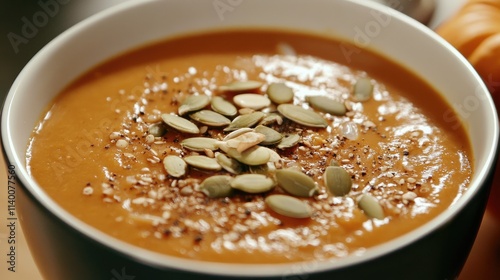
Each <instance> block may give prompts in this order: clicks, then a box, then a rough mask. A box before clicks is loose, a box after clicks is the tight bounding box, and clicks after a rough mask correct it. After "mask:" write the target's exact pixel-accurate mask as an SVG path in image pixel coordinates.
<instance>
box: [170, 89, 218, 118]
mask: <svg viewBox="0 0 500 280" xmlns="http://www.w3.org/2000/svg"><path fill="white" fill-rule="evenodd" d="M209 103H210V97H208V96H207V95H205V94H199V95H190V96H188V97H187V98H186V99H185V100H184V101H183V102H182V104H181V106H179V109H178V113H179V116H182V115H184V114H186V113H189V112H194V111H198V110H201V109H203V108H205V107H206V106H207V105H208V104H209Z"/></svg>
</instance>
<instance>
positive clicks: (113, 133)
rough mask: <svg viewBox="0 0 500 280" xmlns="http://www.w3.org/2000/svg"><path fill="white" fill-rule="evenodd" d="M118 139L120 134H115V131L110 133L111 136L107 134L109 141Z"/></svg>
mask: <svg viewBox="0 0 500 280" xmlns="http://www.w3.org/2000/svg"><path fill="white" fill-rule="evenodd" d="M120 137H121V134H120V132H117V131H114V132H111V134H109V139H111V140H114V139H118V138H120Z"/></svg>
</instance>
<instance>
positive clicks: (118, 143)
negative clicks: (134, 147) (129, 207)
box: [116, 139, 128, 149]
mask: <svg viewBox="0 0 500 280" xmlns="http://www.w3.org/2000/svg"><path fill="white" fill-rule="evenodd" d="M127 146H128V142H127V140H124V139H120V140H118V141H116V147H118V148H121V149H123V148H126V147H127Z"/></svg>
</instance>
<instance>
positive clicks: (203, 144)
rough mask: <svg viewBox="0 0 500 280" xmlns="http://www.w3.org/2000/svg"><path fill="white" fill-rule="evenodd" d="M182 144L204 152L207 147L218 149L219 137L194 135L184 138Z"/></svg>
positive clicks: (213, 149) (192, 149)
mask: <svg viewBox="0 0 500 280" xmlns="http://www.w3.org/2000/svg"><path fill="white" fill-rule="evenodd" d="M181 146H182V147H184V148H186V149H189V150H191V151H195V152H204V151H205V149H209V150H212V151H215V150H217V149H218V148H219V147H218V146H217V139H213V138H208V137H192V138H187V139H184V140H182V142H181Z"/></svg>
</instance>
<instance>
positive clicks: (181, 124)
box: [161, 114, 200, 134]
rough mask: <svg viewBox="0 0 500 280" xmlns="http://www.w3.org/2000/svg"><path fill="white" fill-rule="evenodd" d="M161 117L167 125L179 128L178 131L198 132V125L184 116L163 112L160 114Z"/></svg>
mask: <svg viewBox="0 0 500 280" xmlns="http://www.w3.org/2000/svg"><path fill="white" fill-rule="evenodd" d="M161 118H162V119H163V121H164V122H165V123H166V124H167V125H168V126H171V127H173V128H175V129H177V130H179V131H180V132H185V133H191V134H198V133H200V129H198V127H197V126H196V125H195V124H194V123H192V122H190V121H189V120H186V119H184V118H181V117H179V116H177V115H172V114H163V115H161Z"/></svg>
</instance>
